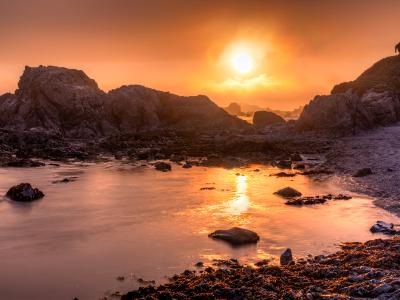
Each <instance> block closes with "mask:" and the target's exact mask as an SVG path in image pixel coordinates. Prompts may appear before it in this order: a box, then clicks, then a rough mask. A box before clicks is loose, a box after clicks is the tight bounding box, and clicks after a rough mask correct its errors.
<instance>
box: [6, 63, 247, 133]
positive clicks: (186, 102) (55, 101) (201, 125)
mask: <svg viewBox="0 0 400 300" xmlns="http://www.w3.org/2000/svg"><path fill="white" fill-rule="evenodd" d="M0 127H1V128H5V129H13V130H14V129H16V130H33V129H34V130H41V131H51V132H54V133H57V134H61V135H62V136H66V137H74V138H87V137H95V136H106V135H109V134H113V133H131V132H139V131H146V130H154V129H159V128H162V129H165V128H168V129H169V128H172V129H179V130H187V129H193V130H198V129H242V128H248V127H249V125H248V124H247V123H246V122H244V121H241V120H239V119H238V118H236V117H233V116H230V115H229V114H227V113H226V112H225V111H224V110H223V109H221V108H219V107H218V106H217V105H216V104H214V103H213V102H212V101H211V100H210V99H208V98H207V97H206V96H192V97H181V96H177V95H174V94H171V93H168V92H161V91H157V90H153V89H149V88H146V87H143V86H139V85H130V86H122V87H120V88H118V89H115V90H112V91H110V92H108V93H105V92H103V91H102V90H101V89H99V87H98V86H97V83H96V82H95V81H94V80H93V79H91V78H89V77H88V76H87V75H86V74H85V73H84V72H83V71H80V70H74V69H67V68H61V67H54V66H47V67H45V66H39V67H35V68H31V67H26V68H25V71H24V73H23V75H22V76H21V78H20V81H19V83H18V89H17V90H16V92H15V94H10V93H7V94H4V95H2V96H0Z"/></svg>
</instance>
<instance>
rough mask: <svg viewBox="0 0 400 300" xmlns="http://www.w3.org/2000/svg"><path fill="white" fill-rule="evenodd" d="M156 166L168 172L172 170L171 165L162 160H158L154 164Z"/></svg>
mask: <svg viewBox="0 0 400 300" xmlns="http://www.w3.org/2000/svg"><path fill="white" fill-rule="evenodd" d="M154 166H155V168H156V170H157V171H161V172H168V171H171V170H172V168H171V165H170V164H168V163H165V162H162V161H159V162H156V163H155V164H154Z"/></svg>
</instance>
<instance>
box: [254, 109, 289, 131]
mask: <svg viewBox="0 0 400 300" xmlns="http://www.w3.org/2000/svg"><path fill="white" fill-rule="evenodd" d="M284 123H286V121H285V119H283V118H282V117H281V116H278V115H277V114H275V113H273V112H271V111H256V112H255V113H254V116H253V124H254V126H255V127H257V128H263V127H265V126H269V125H276V124H284Z"/></svg>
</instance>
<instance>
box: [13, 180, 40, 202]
mask: <svg viewBox="0 0 400 300" xmlns="http://www.w3.org/2000/svg"><path fill="white" fill-rule="evenodd" d="M6 196H7V197H8V198H10V199H11V200H14V201H20V202H28V201H33V200H38V199H40V198H43V197H44V194H43V192H42V191H40V190H39V189H37V188H32V186H31V185H30V184H29V183H20V184H18V185H15V186H13V187H12V188H10V189H9V190H8V192H7V194H6Z"/></svg>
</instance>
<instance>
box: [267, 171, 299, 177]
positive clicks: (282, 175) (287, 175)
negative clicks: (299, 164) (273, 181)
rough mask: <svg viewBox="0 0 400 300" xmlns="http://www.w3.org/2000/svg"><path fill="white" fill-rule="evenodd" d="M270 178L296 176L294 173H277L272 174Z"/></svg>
mask: <svg viewBox="0 0 400 300" xmlns="http://www.w3.org/2000/svg"><path fill="white" fill-rule="evenodd" d="M271 176H276V177H294V176H296V174H294V173H286V172H279V173H275V174H272V175H271Z"/></svg>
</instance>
